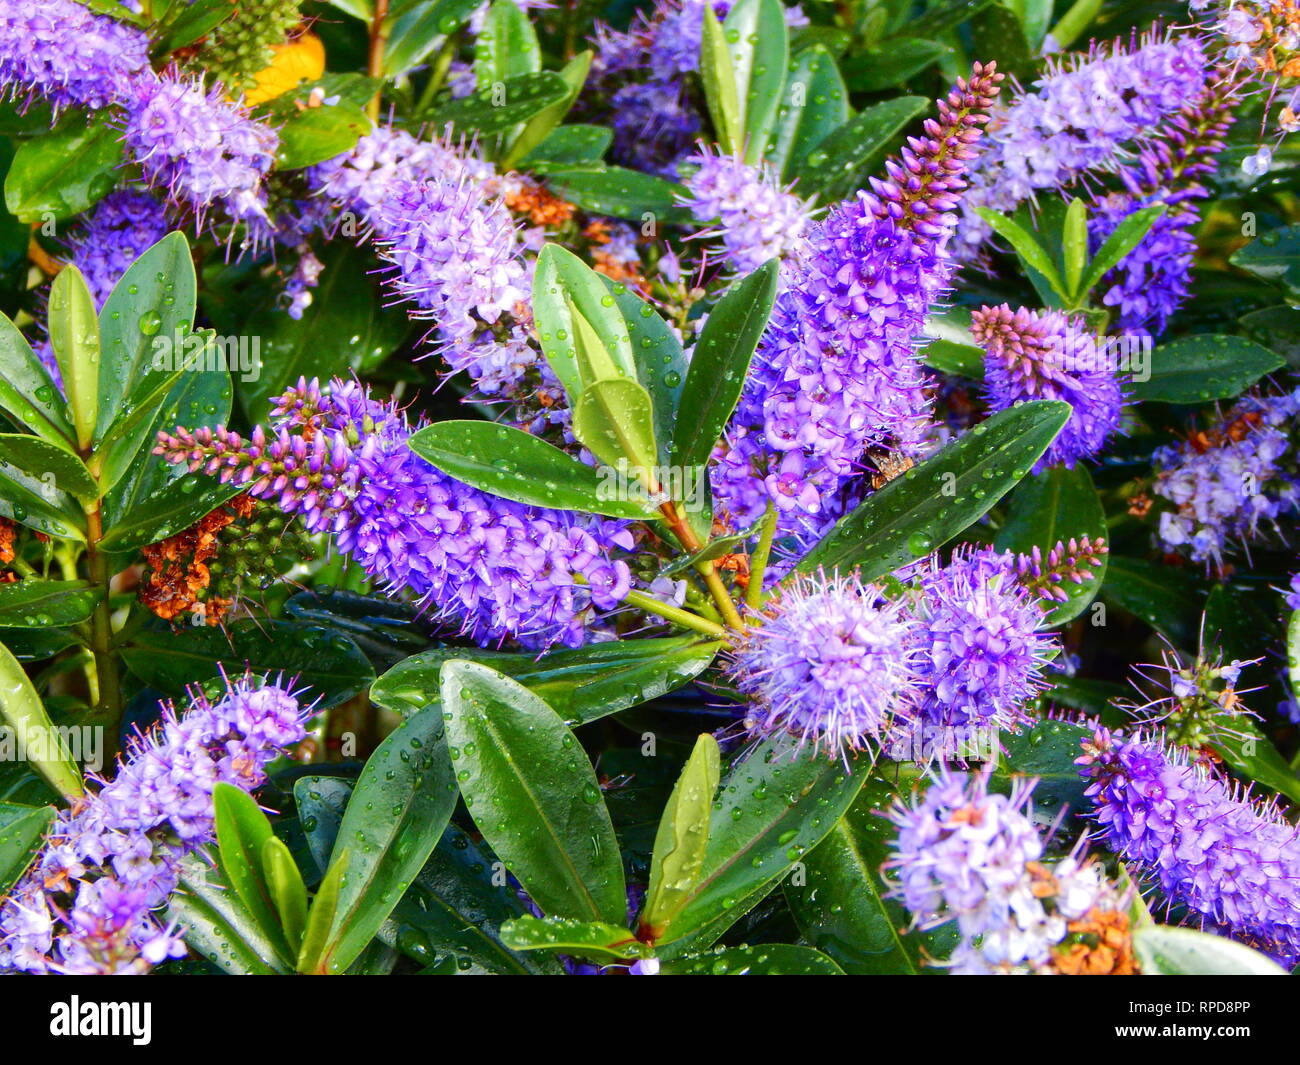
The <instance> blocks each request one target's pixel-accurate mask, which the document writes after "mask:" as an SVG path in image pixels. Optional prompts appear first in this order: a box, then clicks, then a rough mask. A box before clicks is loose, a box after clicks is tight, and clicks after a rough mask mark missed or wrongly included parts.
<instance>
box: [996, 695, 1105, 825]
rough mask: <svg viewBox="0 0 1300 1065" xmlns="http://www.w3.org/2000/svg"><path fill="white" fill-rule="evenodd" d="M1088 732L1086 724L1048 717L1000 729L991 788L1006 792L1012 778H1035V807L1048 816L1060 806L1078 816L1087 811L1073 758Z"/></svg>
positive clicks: (1059, 810) (1089, 734)
mask: <svg viewBox="0 0 1300 1065" xmlns="http://www.w3.org/2000/svg"><path fill="white" fill-rule="evenodd" d="M1092 731H1093V730H1092V728H1091V727H1089V726H1087V725H1080V724H1076V723H1075V722H1073V721H1061V720H1055V719H1052V720H1047V721H1039V722H1037V723H1035V724H1034V725H1033V726H1031V727H1030V728H1027V729H1023V730H1021V731H1020V732H1018V733H1010V732H1004V733H1003V734H1002V735H1001V737H1000V738H999V742H1000V743H1001V745H1002V749H1003V757H1001V758H1000V759H999V760H998V763H997V766H996V769H995V771H994V773H993V784H992V787H993V789H994V790H995V791H1001V792H1004V793H1006V792H1010V790H1011V787H1012V783H1013V782H1014V781H1016V780H1036V781H1038V785H1037V786H1036V787H1035V788H1034V806H1035V808H1036V809H1039V810H1042V811H1043V812H1044V813H1050V814H1051V815H1052V816H1056V815H1057V814H1058V813H1061V811H1062V809H1063V808H1064V809H1065V810H1066V811H1068V812H1070V813H1073V814H1077V815H1080V816H1082V815H1083V814H1085V813H1088V812H1090V806H1091V804H1090V803H1089V801H1088V799H1087V797H1086V796H1085V795H1084V789H1085V788H1086V786H1087V785H1086V782H1085V781H1084V779H1083V778H1082V777H1081V776H1080V775H1079V766H1078V765H1077V764H1076V759H1078V758H1079V756H1080V755H1081V754H1082V753H1083V748H1082V743H1083V741H1084V740H1085V739H1088V738H1089V737H1090V736H1091V735H1092Z"/></svg>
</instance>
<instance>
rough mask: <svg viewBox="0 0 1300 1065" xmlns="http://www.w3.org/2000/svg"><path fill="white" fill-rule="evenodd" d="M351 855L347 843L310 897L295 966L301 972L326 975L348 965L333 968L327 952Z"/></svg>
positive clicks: (339, 970) (341, 969)
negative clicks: (305, 925)
mask: <svg viewBox="0 0 1300 1065" xmlns="http://www.w3.org/2000/svg"><path fill="white" fill-rule="evenodd" d="M349 857H350V852H349V851H348V849H347V848H346V847H344V848H343V849H342V850H341V851H340V852H339V853H338V854H337V855H336V856H335V858H334V860H333V861H332V862H331V863H330V867H329V868H328V869H327V870H326V871H325V876H324V878H323V879H322V880H321V882H320V886H319V887H318V888H317V889H316V894H315V896H313V898H312V900H311V906H310V907H309V908H308V910H307V927H306V929H304V931H303V934H302V946H301V947H300V948H299V950H298V961H297V966H296V968H297V970H298V972H300V973H304V974H310V975H317V976H323V975H325V974H327V973H331V972H334V973H337V972H341V971H343V969H345V968H346V966H341V967H340V968H338V969H331V968H330V967H329V961H328V958H327V956H326V952H327V951H328V950H329V945H330V942H331V938H330V937H331V934H332V932H333V929H334V924H335V920H336V918H337V917H338V909H339V894H340V892H341V891H342V888H343V882H344V880H345V878H346V876H347V868H348V860H349ZM362 949H364V945H363V947H362Z"/></svg>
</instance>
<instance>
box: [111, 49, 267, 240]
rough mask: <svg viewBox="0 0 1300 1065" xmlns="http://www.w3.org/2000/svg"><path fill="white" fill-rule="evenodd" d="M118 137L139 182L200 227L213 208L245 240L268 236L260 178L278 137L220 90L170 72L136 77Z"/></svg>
mask: <svg viewBox="0 0 1300 1065" xmlns="http://www.w3.org/2000/svg"><path fill="white" fill-rule="evenodd" d="M125 123H126V125H125V131H124V140H125V141H126V145H127V148H128V149H129V150H130V152H131V153H132V156H133V157H134V159H135V161H136V162H137V163H138V164H139V165H140V168H141V170H142V171H143V173H144V176H145V179H146V180H147V181H148V182H149V184H150V185H152V186H153V187H154V188H158V189H165V190H166V191H167V194H168V196H169V197H170V198H171V200H172V201H173V202H174V203H175V204H176V205H177V206H178V207H179V208H181V209H183V210H186V211H188V212H190V213H192V214H193V215H194V217H195V220H196V223H197V224H198V225H199V226H202V225H203V223H204V221H205V220H206V219H207V216H208V214H209V212H210V211H211V210H212V209H213V208H214V207H217V206H219V207H221V208H223V209H224V211H225V212H226V214H227V215H228V216H229V217H230V218H231V219H232V220H234V221H236V222H243V223H245V224H246V226H247V236H246V237H245V239H244V243H245V244H247V245H248V246H250V247H251V246H255V245H257V244H258V243H260V242H261V241H262V240H264V239H265V238H267V237H268V236H269V221H268V218H267V201H266V189H265V187H264V180H265V178H266V175H267V174H268V173H270V171H271V167H272V166H273V164H274V162H275V153H276V149H277V147H278V145H279V137H278V136H277V135H276V133H275V131H274V130H272V129H271V128H270V127H269V126H265V125H263V124H261V123H260V122H256V121H254V120H253V119H252V118H250V117H249V116H248V114H247V112H246V111H245V110H244V109H243V108H241V107H240V106H238V105H237V104H233V103H230V102H229V101H228V100H227V99H226V93H225V90H224V89H223V88H222V87H221V86H220V85H217V86H213V87H212V88H211V89H209V88H206V87H205V86H204V84H203V82H202V80H200V79H194V78H187V77H184V76H181V75H179V74H175V73H169V74H166V75H162V76H154V75H149V76H146V77H141V78H138V79H137V80H136V82H135V84H134V86H133V91H132V98H131V99H130V100H129V101H127V103H126V120H125Z"/></svg>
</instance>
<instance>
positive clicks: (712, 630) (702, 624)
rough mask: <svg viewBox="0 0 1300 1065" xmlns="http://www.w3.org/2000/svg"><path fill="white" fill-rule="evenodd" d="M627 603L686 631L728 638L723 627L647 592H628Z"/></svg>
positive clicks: (717, 637) (716, 637)
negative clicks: (690, 630)
mask: <svg viewBox="0 0 1300 1065" xmlns="http://www.w3.org/2000/svg"><path fill="white" fill-rule="evenodd" d="M626 601H627V602H628V603H630V604H631V605H632V606H634V607H638V608H639V609H641V610H644V611H645V612H646V613H647V614H657V615H658V616H659V617H661V618H664V619H665V620H667V621H671V622H673V623H674V624H676V625H680V626H682V628H684V629H692V630H694V631H695V632H699V633H702V634H704V635H705V636H712V637H714V638H715V639H726V637H727V630H726V629H724V628H723V627H722V626H721V625H716V624H714V623H713V622H712V621H709V620H707V619H705V618H702V617H700V616H699V615H698V614H692V613H691V612H690V611H689V610H683V609H681V607H676V606H670V605H669V604H668V603H664V602H661V601H660V600H658V599H656V598H654V596H651V595H646V593H645V592H638V591H631V592H628V593H627V597H626Z"/></svg>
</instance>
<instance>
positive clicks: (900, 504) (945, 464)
mask: <svg viewBox="0 0 1300 1065" xmlns="http://www.w3.org/2000/svg"><path fill="white" fill-rule="evenodd" d="M1069 417H1070V407H1069V405H1068V404H1065V403H1059V402H1055V401H1041V400H1040V401H1036V402H1033V403H1024V404H1021V405H1019V406H1016V407H1012V408H1010V409H1008V410H1004V411H999V412H998V413H997V414H994V415H993V416H992V417H991V418H989V419H988V420H987V421H984V422H981V423H980V424H978V425H976V426H975V427H974V428H973V429H972V430H971V431H970V432H969V433H968V434H966V435H965V436H963V437H961V438H959V439H958V440H957V441H955V442H954V443H952V444H949V445H948V446H947V447H945V448H944V449H943V450H942V451H940V452H939V453H938V454H936V455H933V456H931V457H930V458H928V459H926V460H925V461H924V462H922V463H921V464H920V465H918V466H914V467H913V468H912V469H910V470H908V471H907V472H906V473H905V474H903V475H902V476H901V477H896V478H894V479H893V480H892V481H890V482H889V483H888V484H886V485H885V486H884V487H883V488H881V489H880V490H879V491H877V492H874V493H873V494H872V495H870V496H868V497H867V499H866V500H865V501H864V502H863V503H862V504H861V505H859V506H858V507H857V508H856V509H854V510H853V511H851V512H850V513H849V514H847V515H846V516H845V517H843V518H841V519H840V521H839V522H838V523H837V524H836V525H835V527H834V528H833V529H832V530H831V531H830V533H828V534H827V535H826V536H825V537H824V538H823V539H822V540H821V541H820V542H819V543H817V544H816V546H814V547H813V548H812V550H811V551H809V552H808V554H807V555H805V556H804V558H803V560H802V561H801V562H800V563H799V567H798V569H799V572H801V573H815V572H816V571H817V570H818V569H819V568H824V569H826V570H832V569H839V570H841V571H847V570H849V569H852V568H857V569H858V570H859V571H860V573H861V576H862V579H863V580H871V579H873V578H875V577H879V576H881V575H883V574H885V573H890V572H892V571H893V570H896V569H898V567H899V566H902V565H903V564H904V563H906V562H910V561H911V560H912V559H914V558H917V557H918V556H920V555H924V554H927V553H928V552H930V551H933V550H934V549H935V548H937V547H939V546H940V545H941V544H943V543H945V542H946V541H947V540H949V539H951V538H952V537H953V536H956V535H957V534H958V533H960V532H961V531H962V530H963V529H965V528H966V527H967V526H969V525H971V524H972V523H973V522H975V521H978V520H979V519H980V518H981V517H983V516H984V514H985V513H987V511H988V510H989V508H990V507H992V506H993V504H995V503H996V502H997V501H998V500H999V499H1001V498H1002V496H1003V495H1005V494H1006V493H1007V492H1008V491H1009V490H1010V489H1011V488H1012V487H1014V486H1015V485H1016V484H1017V483H1018V482H1019V481H1020V480H1021V479H1022V478H1023V477H1024V476H1025V475H1026V474H1027V473H1028V472H1029V470H1030V469H1031V468H1032V467H1033V465H1034V463H1035V462H1037V461H1038V459H1039V457H1040V456H1041V455H1042V454H1043V452H1044V451H1046V450H1047V448H1048V445H1049V444H1051V442H1052V440H1053V439H1054V438H1055V437H1056V434H1057V433H1058V432H1060V430H1061V427H1062V426H1063V425H1064V424H1065V423H1066V421H1067V420H1068V419H1069Z"/></svg>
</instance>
